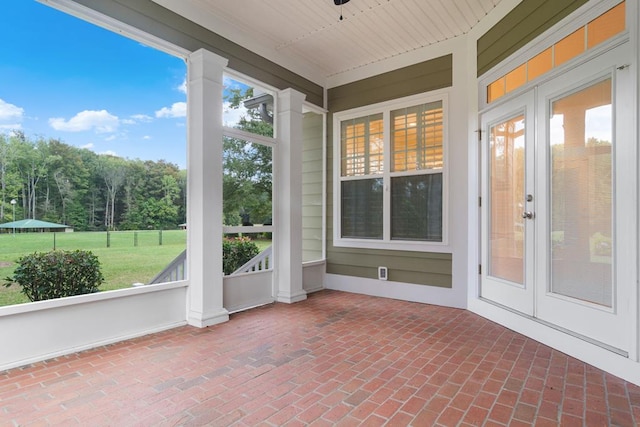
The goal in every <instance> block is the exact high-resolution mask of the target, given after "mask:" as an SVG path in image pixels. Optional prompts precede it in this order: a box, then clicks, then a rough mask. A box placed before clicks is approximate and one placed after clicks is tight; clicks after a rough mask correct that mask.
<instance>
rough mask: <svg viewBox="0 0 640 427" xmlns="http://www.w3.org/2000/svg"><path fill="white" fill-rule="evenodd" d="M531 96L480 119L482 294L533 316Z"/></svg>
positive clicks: (503, 106)
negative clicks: (529, 217) (529, 219)
mask: <svg viewBox="0 0 640 427" xmlns="http://www.w3.org/2000/svg"><path fill="white" fill-rule="evenodd" d="M534 119H535V111H534V93H533V91H531V92H528V93H526V94H524V95H522V96H520V97H518V98H516V99H512V100H510V101H508V102H507V103H505V104H502V105H501V106H500V107H498V108H494V109H492V110H490V111H488V112H487V113H485V114H483V115H482V119H481V123H482V154H483V156H482V157H483V170H484V172H483V173H482V177H481V182H482V184H481V185H482V196H481V197H482V199H481V200H482V202H481V207H482V218H483V222H482V230H481V233H482V236H483V239H482V245H483V248H482V249H483V250H482V264H481V265H482V282H481V295H482V296H483V297H484V298H487V299H490V300H492V301H495V302H498V303H500V304H502V305H505V306H507V307H510V308H512V309H514V310H517V311H519V312H521V313H524V314H527V315H530V316H533V314H534V298H533V297H534V293H533V284H534V258H533V257H534V247H533V241H534V226H535V222H534V221H528V220H527V218H526V217H527V216H528V215H529V213H531V215H532V216H533V212H534V211H535V209H534V205H535V201H534V200H533V193H534V179H533V176H534V172H535V171H534V163H533V159H534V152H533V146H534V124H535V121H534Z"/></svg>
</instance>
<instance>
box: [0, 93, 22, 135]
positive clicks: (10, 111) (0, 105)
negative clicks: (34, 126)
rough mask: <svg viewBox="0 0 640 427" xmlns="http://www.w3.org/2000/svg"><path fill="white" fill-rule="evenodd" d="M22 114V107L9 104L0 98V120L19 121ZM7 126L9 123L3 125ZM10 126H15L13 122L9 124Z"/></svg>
mask: <svg viewBox="0 0 640 427" xmlns="http://www.w3.org/2000/svg"><path fill="white" fill-rule="evenodd" d="M23 114H24V108H20V107H18V106H16V105H13V104H9V103H8V102H5V101H4V100H3V99H0V121H3V122H5V121H9V120H11V121H21V120H22V116H23ZM3 126H9V125H3ZM10 126H12V128H14V129H15V128H16V125H15V124H11V125H10ZM18 126H19V125H18Z"/></svg>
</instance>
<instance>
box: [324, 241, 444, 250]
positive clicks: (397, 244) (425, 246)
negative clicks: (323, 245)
mask: <svg viewBox="0 0 640 427" xmlns="http://www.w3.org/2000/svg"><path fill="white" fill-rule="evenodd" d="M333 246H335V247H337V248H357V249H378V250H390V251H409V252H441V253H452V252H453V249H452V248H451V246H449V244H448V243H446V242H412V241H406V240H405V241H400V240H391V241H389V240H368V239H367V240H365V239H335V238H334V241H333Z"/></svg>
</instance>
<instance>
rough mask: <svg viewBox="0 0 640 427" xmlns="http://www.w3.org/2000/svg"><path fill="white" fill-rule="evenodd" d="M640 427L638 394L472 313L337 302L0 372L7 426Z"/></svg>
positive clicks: (269, 309) (268, 311)
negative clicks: (456, 426) (560, 426)
mask: <svg viewBox="0 0 640 427" xmlns="http://www.w3.org/2000/svg"><path fill="white" fill-rule="evenodd" d="M639 423H640V388H639V387H636V386H634V385H632V384H629V383H627V382H625V381H622V380H621V379H619V378H616V377H614V376H611V375H609V374H606V373H604V372H603V371H601V370H599V369H596V368H594V367H591V366H589V365H586V364H584V363H582V362H579V361H578V360H576V359H573V358H571V357H568V356H566V355H564V354H562V353H560V352H558V351H555V350H553V349H550V348H549V347H546V346H544V345H542V344H539V343H538V342H536V341H533V340H530V339H528V338H526V337H524V336H522V335H519V334H516V333H514V332H512V331H510V330H508V329H505V328H503V327H501V326H499V325H496V324H494V323H492V322H490V321H488V320H485V319H483V318H481V317H478V316H476V315H474V314H472V313H470V312H468V311H465V310H457V309H450V308H443V307H436V306H430V305H425V304H417V303H409V302H403V301H396V300H390V299H383V298H375V297H369V296H363V295H356V294H349V293H343V292H335V291H322V292H319V293H316V294H313V295H310V296H309V298H308V299H307V300H306V301H304V302H301V303H298V304H294V305H286V304H274V305H269V306H265V307H262V308H257V309H253V310H250V311H247V312H244V313H238V314H234V315H232V316H231V321H230V322H228V323H225V324H222V325H217V326H213V327H210V328H206V329H197V328H192V327H181V328H177V329H173V330H170V331H166V332H162V333H158V334H153V335H149V336H145V337H141V338H138V339H134V340H130V341H126V342H122V343H118V344H114V345H110V346H106V347H101V348H97V349H94V350H90V351H85V352H82V353H78V354H73V355H70V356H66V357H60V358H57V359H53V360H49V361H46V362H42V363H36V364H33V365H30V366H26V367H23V368H17V369H12V370H10V371H6V372H0V425H1V426H46V425H81V426H102V425H114V426H151V425H153V426H156V425H167V426H168V425H185V426H201V425H212V426H227V425H238V426H256V425H264V426H281V425H286V426H302V425H313V426H325V425H326V426H329V425H338V426H355V425H361V424H362V425H367V426H370V425H371V426H373V425H390V426H391V425H393V426H404V425H415V426H430V425H443V426H450V425H458V426H479V425H484V426H504V425H513V426H518V425H522V426H525V425H539V426H557V425H562V426H565V425H567V426H570V425H580V426H582V425H588V426H591V425H594V426H600V425H615V426H634V425H638V424H639Z"/></svg>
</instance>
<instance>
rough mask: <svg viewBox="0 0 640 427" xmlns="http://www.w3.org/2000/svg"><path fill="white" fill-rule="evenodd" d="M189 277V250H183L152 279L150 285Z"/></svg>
mask: <svg viewBox="0 0 640 427" xmlns="http://www.w3.org/2000/svg"><path fill="white" fill-rule="evenodd" d="M186 278H187V250H186V249H185V250H184V251H182V253H181V254H180V255H178V256H177V257H175V259H174V260H173V261H171V263H170V264H169V265H168V266H166V267H165V269H164V270H162V271H161V272H160V273H158V275H156V277H154V278H153V279H151V281H150V282H149V285H153V284H155V283H165V282H177V281H178V280H185V279H186Z"/></svg>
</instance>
